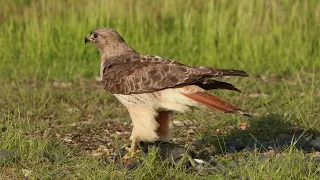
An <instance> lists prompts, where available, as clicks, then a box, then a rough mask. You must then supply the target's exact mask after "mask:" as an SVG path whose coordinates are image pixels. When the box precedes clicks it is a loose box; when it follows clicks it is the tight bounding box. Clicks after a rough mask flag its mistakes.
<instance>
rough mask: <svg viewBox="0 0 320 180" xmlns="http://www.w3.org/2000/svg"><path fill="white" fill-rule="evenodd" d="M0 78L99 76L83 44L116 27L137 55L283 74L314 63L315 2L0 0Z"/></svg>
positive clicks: (319, 23) (318, 24)
mask: <svg viewBox="0 0 320 180" xmlns="http://www.w3.org/2000/svg"><path fill="white" fill-rule="evenodd" d="M0 2H1V6H0V31H1V35H0V42H1V43H0V63H1V66H0V76H1V80H3V81H10V80H12V79H13V78H19V79H30V78H31V79H35V78H36V79H46V78H49V79H65V80H72V79H75V78H78V77H79V76H80V77H93V76H97V75H99V60H100V58H99V53H98V51H97V49H96V48H95V47H94V46H92V45H87V46H85V45H84V37H85V35H87V34H88V33H89V32H90V31H91V30H93V29H95V28H98V27H112V28H114V29H116V30H117V31H118V32H119V33H120V34H121V35H122V36H123V37H124V39H125V40H126V41H127V43H128V44H129V45H131V46H132V47H133V48H134V49H136V50H137V51H138V52H140V53H142V54H153V55H159V56H162V57H166V58H171V59H175V60H177V61H180V62H183V63H186V64H188V65H200V64H201V65H210V66H215V67H219V68H235V69H243V70H246V71H247V72H248V73H250V74H257V73H263V74H280V75H284V74H290V73H292V72H294V71H297V70H301V69H302V68H303V69H307V71H309V70H310V71H314V69H319V67H320V53H319V50H320V38H319V37H320V1H318V0H300V1H290V0H268V1H263V0H243V1H231V0H230V1H224V0H223V1H217V0H216V1H214V0H196V1H194V0H175V1H171V0H164V1H160V0H133V1H124V0H92V1H87V0H68V1H65V0H46V1H42V0H1V1H0Z"/></svg>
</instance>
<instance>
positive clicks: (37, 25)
mask: <svg viewBox="0 0 320 180" xmlns="http://www.w3.org/2000/svg"><path fill="white" fill-rule="evenodd" d="M0 2H1V3H0V4H1V6H0V31H1V35H0V42H1V43H0V63H1V66H0V77H1V78H0V149H5V150H8V151H9V152H10V153H11V154H10V156H9V157H7V158H6V159H4V160H2V159H0V179H2V178H5V177H7V178H9V177H11V178H15V179H23V178H24V175H23V172H22V170H23V169H24V170H30V171H31V174H30V176H29V178H30V179H61V178H64V179H109V178H112V179H125V178H133V179H150V178H153V179H158V178H162V179H173V178H177V179H198V178H200V177H201V178H208V179H223V178H232V177H237V176H241V177H242V178H245V177H250V179H317V178H318V177H319V174H320V164H319V163H315V162H313V161H312V157H313V156H317V154H316V153H314V152H306V151H305V150H300V149H297V148H295V147H292V146H290V147H287V148H284V149H283V151H282V152H279V153H276V154H274V155H271V156H270V158H269V159H268V160H267V161H264V162H261V161H258V159H259V157H258V155H259V154H260V153H258V152H246V151H244V152H240V153H232V154H228V153H225V152H224V147H223V142H224V141H227V140H230V139H241V140H243V141H245V142H247V141H250V140H251V139H252V138H257V139H259V140H266V141H269V140H273V139H275V138H278V137H280V136H281V135H283V134H292V132H291V131H292V129H293V128H302V129H307V130H308V132H307V133H310V132H314V133H313V134H316V133H319V132H320V114H319V112H320V108H319V107H320V89H319V87H320V81H319V79H320V73H319V70H320V53H319V52H320V51H319V50H320V31H319V29H320V2H319V1H317V0H305V1H289V0H281V1H276V0H269V1H254V0H247V1H210V0H197V1H191V0H188V1H184V0H175V1H169V0H166V1H153V0H144V1H143V0H140V1H124V0H108V1H102V0H101V1H99V0H95V1H85V0H77V1H75V0H69V1H63V0H57V1H54V0H47V1H38V0H25V1H24V0H13V1H9V0H0ZM97 27H112V28H114V29H116V30H117V31H118V32H119V33H120V34H121V35H123V37H124V38H125V40H126V41H127V42H128V44H130V45H131V46H132V47H133V48H135V49H136V50H137V51H138V52H140V53H142V54H153V55H159V56H163V57H167V58H171V59H175V60H178V61H180V62H183V63H185V64H189V65H210V66H215V67H219V68H234V69H243V70H245V71H247V72H248V73H249V74H251V75H252V77H251V78H247V79H239V78H234V79H228V81H229V80H230V82H232V83H234V84H235V85H236V86H237V87H239V88H240V89H241V90H242V91H243V92H244V93H242V94H236V93H233V92H221V91H218V92H216V94H217V95H219V96H220V97H223V98H225V99H227V100H228V101H230V102H232V103H233V104H237V105H238V106H239V107H241V108H243V109H247V110H249V111H250V112H252V113H254V114H255V115H256V117H254V118H250V119H246V118H243V117H240V116H233V115H225V114H221V113H217V112H215V111H210V110H207V109H197V110H195V111H192V112H189V113H187V114H184V115H181V114H180V115H177V116H175V117H174V119H178V120H186V119H187V120H194V121H197V122H199V125H198V127H197V128H198V129H197V133H196V134H194V135H192V136H190V137H189V136H188V135H186V134H185V133H182V132H183V131H182V130H181V129H180V128H175V129H174V137H182V138H183V139H184V141H182V142H183V144H187V146H188V145H190V144H192V143H193V142H195V141H196V140H197V139H200V138H207V139H210V141H209V144H208V147H207V148H210V149H212V150H213V151H214V152H215V153H217V154H219V156H218V157H217V158H218V160H219V161H221V162H224V163H225V164H226V166H225V168H224V169H223V170H222V171H215V172H214V173H213V174H211V175H203V174H201V173H197V172H190V171H188V170H186V169H184V168H182V167H179V166H178V167H170V166H167V165H166V164H164V163H161V162H158V160H155V159H154V154H153V153H151V154H150V155H149V156H148V157H147V160H146V161H145V164H144V165H143V166H141V167H139V168H138V169H136V170H133V171H127V170H125V169H123V168H119V167H118V166H119V165H118V164H114V163H110V162H109V161H108V158H107V157H105V156H102V157H92V156H91V155H88V154H85V153H83V152H84V150H85V148H86V146H85V145H83V144H81V143H80V144H79V145H77V146H70V145H69V144H67V143H66V142H65V141H63V140H62V139H61V138H59V136H67V135H68V134H80V133H83V134H82V135H84V136H86V137H89V138H88V139H89V141H92V144H94V145H97V144H99V142H100V141H97V142H95V140H96V139H99V138H100V139H101V138H104V137H102V135H101V134H102V133H103V132H104V129H105V128H106V127H105V126H103V125H104V124H103V123H104V122H106V119H116V120H119V121H120V122H128V121H129V120H130V119H129V117H128V114H127V112H126V110H125V108H124V107H123V106H122V105H121V104H119V103H118V102H117V100H116V99H115V98H114V97H113V96H111V95H110V94H108V93H106V92H104V91H103V90H102V87H100V85H99V84H98V83H96V82H94V80H93V79H94V77H95V76H98V75H99V64H100V62H99V59H100V57H99V53H98V51H97V49H96V48H95V47H93V46H92V45H84V37H85V36H86V35H87V34H88V33H89V32H90V31H91V30H93V29H95V28H97ZM258 74H259V75H260V76H258ZM263 94H266V96H263ZM89 120H90V122H91V121H92V122H93V124H90V125H85V124H84V125H81V126H80V127H79V128H78V129H77V128H75V126H73V124H76V123H79V122H87V121H89ZM243 121H245V122H247V123H248V124H249V128H248V129H247V130H245V131H242V130H239V124H240V123H241V122H243ZM99 125H101V126H99ZM218 129H219V133H217V130H218ZM112 138H113V137H112ZM119 138H120V140H119V142H118V140H114V143H115V144H119V145H123V143H124V142H128V140H127V139H125V138H124V139H121V137H119ZM115 139H116V138H115ZM101 145H103V144H101ZM115 147H118V145H115ZM230 156H231V157H230ZM234 159H235V160H236V161H238V164H237V165H235V164H234V161H233V160H234Z"/></svg>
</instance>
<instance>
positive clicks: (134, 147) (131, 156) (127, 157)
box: [123, 138, 139, 161]
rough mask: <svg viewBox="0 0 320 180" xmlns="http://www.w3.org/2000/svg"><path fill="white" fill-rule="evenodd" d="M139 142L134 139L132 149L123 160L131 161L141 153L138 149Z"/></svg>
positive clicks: (129, 149)
mask: <svg viewBox="0 0 320 180" xmlns="http://www.w3.org/2000/svg"><path fill="white" fill-rule="evenodd" d="M137 142H138V139H137V138H132V141H131V146H130V148H128V152H127V154H126V155H125V156H123V160H125V161H126V160H130V159H132V158H133V157H134V156H135V155H136V154H137V153H138V152H139V150H138V149H137Z"/></svg>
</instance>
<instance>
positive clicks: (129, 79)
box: [102, 55, 248, 94]
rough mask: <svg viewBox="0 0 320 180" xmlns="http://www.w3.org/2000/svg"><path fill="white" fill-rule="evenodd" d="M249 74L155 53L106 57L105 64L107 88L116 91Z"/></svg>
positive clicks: (140, 90)
mask: <svg viewBox="0 0 320 180" xmlns="http://www.w3.org/2000/svg"><path fill="white" fill-rule="evenodd" d="M221 76H248V74H247V73H245V72H243V71H237V70H225V69H214V68H211V67H203V66H186V65H183V64H180V63H177V62H174V61H171V60H168V59H164V58H160V57H155V56H142V55H130V56H119V57H115V58H112V59H108V60H106V62H105V64H104V65H103V76H102V83H103V85H104V89H105V90H106V91H109V92H111V93H114V94H139V93H147V92H154V91H159V90H162V89H166V88H173V87H177V86H183V85H191V84H193V83H196V82H199V81H200V80H202V79H204V78H211V77H221Z"/></svg>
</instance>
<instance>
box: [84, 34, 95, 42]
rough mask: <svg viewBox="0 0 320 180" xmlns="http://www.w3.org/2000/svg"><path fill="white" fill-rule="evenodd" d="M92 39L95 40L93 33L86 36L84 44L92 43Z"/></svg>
mask: <svg viewBox="0 0 320 180" xmlns="http://www.w3.org/2000/svg"><path fill="white" fill-rule="evenodd" d="M92 40H93V37H92V33H90V34H88V35H87V36H86V37H85V38H84V44H87V43H91V42H92Z"/></svg>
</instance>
